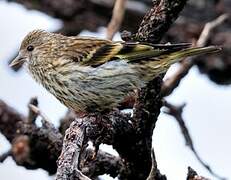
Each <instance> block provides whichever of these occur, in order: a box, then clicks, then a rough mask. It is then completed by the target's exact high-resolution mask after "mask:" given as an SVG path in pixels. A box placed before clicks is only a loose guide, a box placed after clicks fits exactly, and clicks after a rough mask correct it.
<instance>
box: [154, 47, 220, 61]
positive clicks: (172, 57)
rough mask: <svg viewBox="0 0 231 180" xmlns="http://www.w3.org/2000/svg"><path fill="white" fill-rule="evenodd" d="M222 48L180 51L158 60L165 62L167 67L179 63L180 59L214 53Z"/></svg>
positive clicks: (197, 48)
mask: <svg viewBox="0 0 231 180" xmlns="http://www.w3.org/2000/svg"><path fill="white" fill-rule="evenodd" d="M221 50H222V48H221V47H218V46H208V47H195V48H187V49H183V50H181V51H177V52H173V53H170V54H166V55H161V56H159V58H160V59H163V60H164V61H165V62H168V63H169V65H171V64H173V63H175V62H178V61H180V60H181V59H182V58H186V57H190V56H197V55H202V54H208V53H215V52H219V51H221ZM159 58H158V57H157V59H159Z"/></svg>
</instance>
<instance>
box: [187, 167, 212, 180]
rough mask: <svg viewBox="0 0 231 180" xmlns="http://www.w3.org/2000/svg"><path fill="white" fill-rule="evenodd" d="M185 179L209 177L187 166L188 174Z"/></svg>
mask: <svg viewBox="0 0 231 180" xmlns="http://www.w3.org/2000/svg"><path fill="white" fill-rule="evenodd" d="M186 180H209V179H207V178H205V177H202V176H199V175H197V172H196V171H195V170H194V169H192V168H191V167H188V175H187V179H186Z"/></svg>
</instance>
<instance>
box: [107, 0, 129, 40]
mask: <svg viewBox="0 0 231 180" xmlns="http://www.w3.org/2000/svg"><path fill="white" fill-rule="evenodd" d="M126 2H127V0H116V1H115V5H114V8H113V13H112V18H111V21H110V23H109V24H108V27H107V39H110V40H112V38H113V36H114V35H115V33H116V32H117V31H118V30H119V28H120V25H121V23H122V21H123V17H124V13H125V6H126Z"/></svg>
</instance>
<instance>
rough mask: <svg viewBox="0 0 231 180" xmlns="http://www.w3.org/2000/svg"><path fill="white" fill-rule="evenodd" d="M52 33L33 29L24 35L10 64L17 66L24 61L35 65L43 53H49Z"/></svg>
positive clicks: (52, 39)
mask: <svg viewBox="0 0 231 180" xmlns="http://www.w3.org/2000/svg"><path fill="white" fill-rule="evenodd" d="M53 36H54V34H53V33H48V32H46V31H43V30H34V31H31V32H30V33H28V34H27V35H26V37H25V38H24V39H23V41H22V43H21V46H20V49H19V53H18V55H17V57H16V58H15V59H14V60H13V61H12V62H11V64H10V66H18V65H22V64H24V63H26V64H31V65H36V64H39V63H40V62H39V61H42V60H43V59H44V58H41V57H42V56H44V55H46V56H47V55H48V54H49V49H50V48H51V47H52V44H53V41H54V40H55V38H54V37H53Z"/></svg>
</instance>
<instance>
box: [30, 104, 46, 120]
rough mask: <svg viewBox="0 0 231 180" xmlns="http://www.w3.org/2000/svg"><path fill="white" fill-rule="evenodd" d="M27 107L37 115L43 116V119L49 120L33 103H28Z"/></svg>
mask: <svg viewBox="0 0 231 180" xmlns="http://www.w3.org/2000/svg"><path fill="white" fill-rule="evenodd" d="M28 106H29V109H30V110H31V111H32V112H33V113H34V114H37V115H39V116H41V118H43V120H44V121H48V122H49V119H48V117H47V116H46V115H45V114H44V113H43V112H42V111H41V110H40V109H39V108H38V107H37V106H35V105H33V104H29V105H28Z"/></svg>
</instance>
